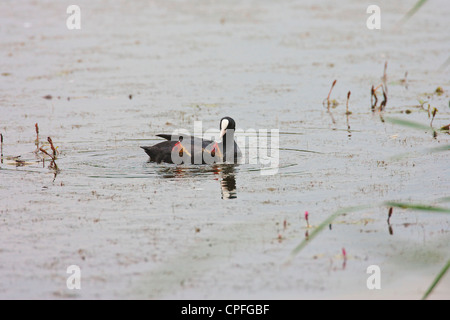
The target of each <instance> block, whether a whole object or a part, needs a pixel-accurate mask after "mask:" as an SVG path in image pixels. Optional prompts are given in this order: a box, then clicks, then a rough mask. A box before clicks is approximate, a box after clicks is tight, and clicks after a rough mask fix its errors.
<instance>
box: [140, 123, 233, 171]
mask: <svg viewBox="0 0 450 320" xmlns="http://www.w3.org/2000/svg"><path fill="white" fill-rule="evenodd" d="M235 130H236V122H234V120H233V119H232V118H230V117H224V118H222V119H221V120H220V140H222V141H221V142H215V141H211V140H204V139H200V138H195V137H192V136H188V135H182V134H180V135H174V136H172V135H170V134H158V135H157V136H158V137H161V138H164V139H166V140H167V141H163V142H160V143H158V144H155V145H154V146H150V147H141V148H142V149H144V151H145V152H146V153H147V154H148V155H149V157H150V161H154V162H157V163H160V162H167V163H180V162H184V163H192V164H212V163H216V162H225V161H228V162H230V161H232V162H236V161H237V160H238V158H239V157H240V156H241V151H240V150H239V147H238V145H237V144H236V142H235V141H234V131H235ZM227 147H228V149H229V150H228V152H227ZM230 149H231V150H230ZM227 155H228V156H227ZM181 159H182V160H181Z"/></svg>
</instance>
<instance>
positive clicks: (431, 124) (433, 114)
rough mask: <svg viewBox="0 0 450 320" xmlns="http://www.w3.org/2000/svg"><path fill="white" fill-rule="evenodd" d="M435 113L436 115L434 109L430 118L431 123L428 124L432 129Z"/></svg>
mask: <svg viewBox="0 0 450 320" xmlns="http://www.w3.org/2000/svg"><path fill="white" fill-rule="evenodd" d="M436 113H437V109H436V108H434V109H433V113H432V116H433V117H432V118H431V122H430V127H433V120H434V117H435V116H436Z"/></svg>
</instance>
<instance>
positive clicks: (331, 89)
mask: <svg viewBox="0 0 450 320" xmlns="http://www.w3.org/2000/svg"><path fill="white" fill-rule="evenodd" d="M336 81H337V80H334V81H333V84H332V85H331V88H330V92H328V96H327V108H328V109H330V95H331V91H333V88H334V86H335V85H336ZM333 123H334V122H333Z"/></svg>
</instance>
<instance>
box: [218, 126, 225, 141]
mask: <svg viewBox="0 0 450 320" xmlns="http://www.w3.org/2000/svg"><path fill="white" fill-rule="evenodd" d="M216 132H217V131H216ZM225 133H227V128H223V129H222V130H220V137H219V141H221V140H222V138H223V136H224V135H225Z"/></svg>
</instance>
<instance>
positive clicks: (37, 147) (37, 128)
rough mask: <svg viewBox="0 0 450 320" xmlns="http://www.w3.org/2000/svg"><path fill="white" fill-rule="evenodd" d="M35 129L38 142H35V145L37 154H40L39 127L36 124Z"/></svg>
mask: <svg viewBox="0 0 450 320" xmlns="http://www.w3.org/2000/svg"><path fill="white" fill-rule="evenodd" d="M34 127H35V128H36V141H35V144H36V151H35V152H36V153H37V152H39V125H38V124H37V123H36V124H35V125H34Z"/></svg>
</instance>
